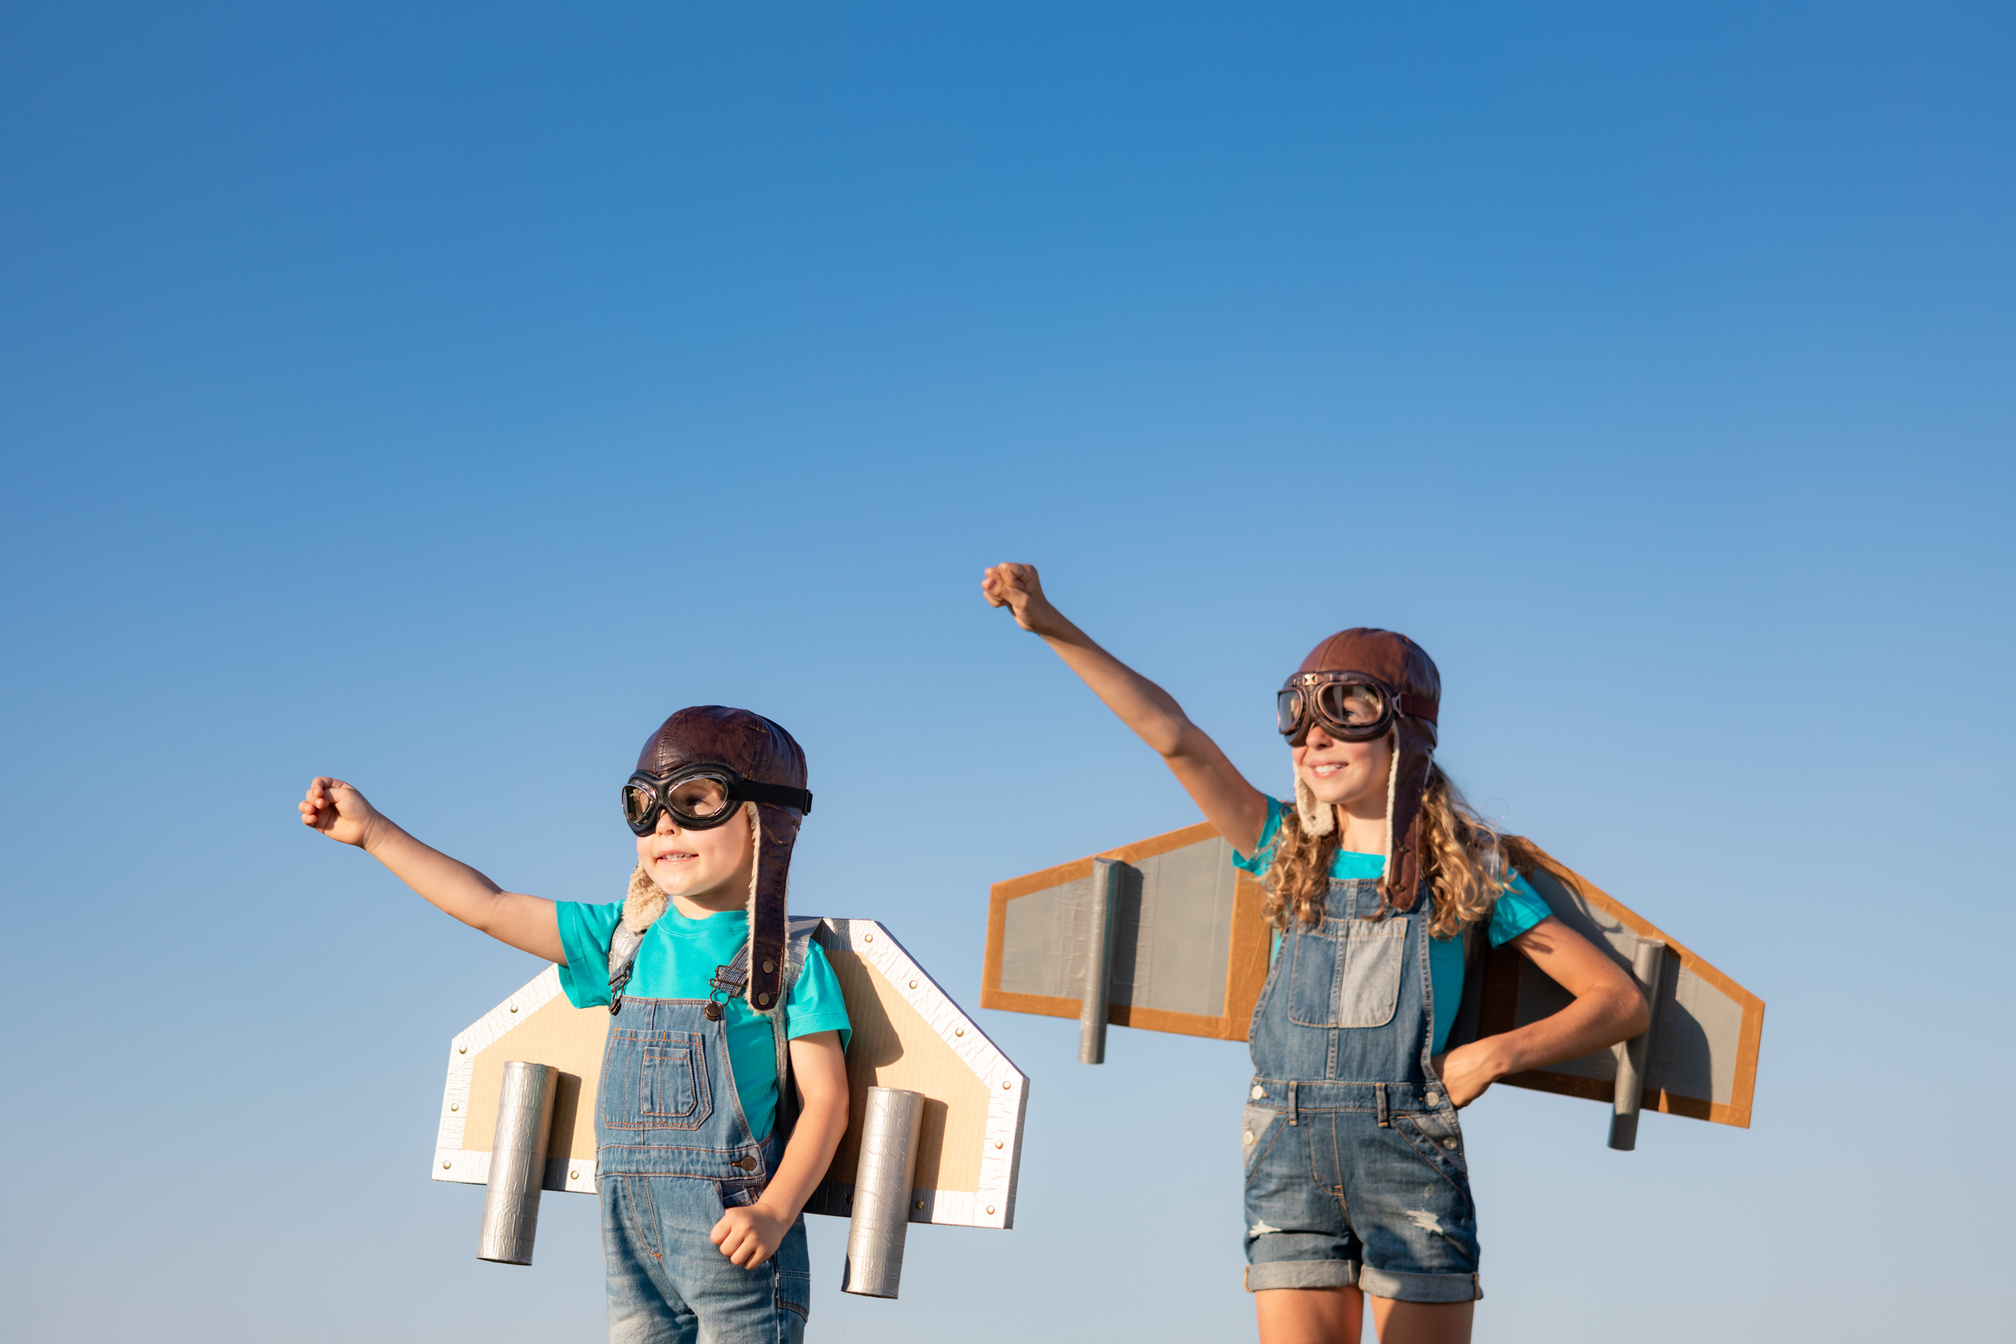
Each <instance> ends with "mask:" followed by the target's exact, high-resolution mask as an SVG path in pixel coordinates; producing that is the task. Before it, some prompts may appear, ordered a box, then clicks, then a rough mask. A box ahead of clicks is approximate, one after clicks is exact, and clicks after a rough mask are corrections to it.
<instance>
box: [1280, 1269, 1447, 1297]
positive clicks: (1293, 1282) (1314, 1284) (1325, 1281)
mask: <svg viewBox="0 0 2016 1344" xmlns="http://www.w3.org/2000/svg"><path fill="white" fill-rule="evenodd" d="M1414 1277H1415V1278H1424V1279H1425V1278H1429V1277H1432V1276H1430V1275H1427V1274H1417V1275H1415V1276H1414ZM1357 1282H1358V1262H1357V1261H1356V1260H1262V1261H1260V1262H1259V1263H1258V1264H1252V1265H1248V1266H1246V1291H1247V1292H1249V1293H1257V1292H1260V1291H1262V1290H1263V1289H1267V1288H1349V1287H1350V1286H1351V1285H1352V1284H1354V1283H1357ZM1435 1300H1436V1301H1438V1302H1441V1301H1447V1300H1448V1299H1445V1298H1436V1299H1435Z"/></svg>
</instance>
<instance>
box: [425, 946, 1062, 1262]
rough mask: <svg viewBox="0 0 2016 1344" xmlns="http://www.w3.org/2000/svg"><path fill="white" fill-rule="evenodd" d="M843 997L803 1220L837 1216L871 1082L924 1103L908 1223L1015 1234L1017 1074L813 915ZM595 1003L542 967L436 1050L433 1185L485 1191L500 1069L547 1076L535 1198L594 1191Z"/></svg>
mask: <svg viewBox="0 0 2016 1344" xmlns="http://www.w3.org/2000/svg"><path fill="white" fill-rule="evenodd" d="M813 937H814V938H815V939H817V941H818V943H819V945H820V947H822V948H823V949H825V952H826V959H827V960H828V962H830V963H831V964H832V967H833V972H834V975H835V977H836V978H837V979H838V980H839V981H840V989H841V992H842V994H843V995H844V996H845V997H846V1000H847V1015H848V1018H849V1019H850V1020H851V1021H852V1023H853V1028H854V1035H853V1040H852V1042H851V1043H850V1045H849V1047H848V1051H847V1084H848V1090H849V1093H850V1098H851V1104H852V1112H851V1114H850V1115H849V1118H848V1126H847V1135H846V1137H845V1138H843V1139H842V1140H841V1141H840V1149H839V1151H838V1152H837V1153H836V1154H835V1155H834V1158H833V1164H832V1166H831V1167H829V1168H828V1169H827V1172H826V1178H825V1180H824V1181H823V1182H822V1183H821V1184H820V1185H819V1187H818V1188H817V1189H816V1190H815V1191H814V1192H813V1194H812V1197H811V1199H810V1200H809V1201H808V1202H807V1203H806V1205H805V1211H806V1212H807V1213H825V1214H834V1215H837V1216H839V1217H843V1218H844V1217H846V1216H848V1214H849V1213H850V1212H851V1209H850V1208H849V1202H850V1200H851V1198H852V1195H853V1190H854V1171H855V1165H856V1163H857V1161H858V1159H859V1156H860V1151H859V1146H858V1138H857V1136H858V1135H859V1134H860V1132H861V1118H862V1113H863V1109H864V1108H865V1106H866V1105H867V1098H868V1089H869V1088H870V1087H894V1088H904V1089H907V1090H909V1091H913V1092H921V1093H923V1094H924V1097H925V1102H924V1108H923V1135H922V1138H921V1141H920V1144H919V1149H918V1154H917V1168H916V1175H915V1177H914V1188H913V1190H912V1191H911V1200H910V1221H911V1222H913V1223H949V1224H955V1225H958V1226H964V1227H998V1228H1007V1227H1012V1226H1014V1222H1015V1184H1016V1177H1017V1175H1018V1174H1019V1172H1020V1169H1021V1161H1022V1119H1023V1115H1024V1109H1025V1107H1026V1105H1027V1099H1028V1094H1029V1079H1028V1077H1027V1076H1026V1075H1024V1074H1023V1073H1022V1072H1021V1071H1020V1070H1019V1069H1017V1068H1016V1067H1015V1066H1014V1064H1013V1063H1011V1062H1010V1061H1009V1059H1008V1057H1007V1056H1006V1055H1004V1054H1002V1053H1001V1051H1000V1050H999V1049H998V1048H997V1047H996V1046H995V1045H994V1043H993V1042H992V1041H990V1040H988V1039H987V1036H986V1034H985V1033H984V1032H982V1031H981V1030H980V1028H979V1027H977V1026H976V1025H974V1023H973V1021H972V1019H970V1018H969V1017H967V1016H966V1014H965V1013H964V1012H962V1011H961V1010H960V1008H959V1005H958V1004H956V1003H954V1002H953V1001H952V999H951V997H950V996H948V995H947V994H946V993H945V992H944V991H943V990H942V989H940V988H939V987H938V984H937V982H936V981H934V980H932V979H931V977H930V976H929V975H927V974H925V972H924V970H923V968H922V967H920V966H918V964H917V963H916V962H915V961H914V960H913V959H912V958H911V957H910V954H909V953H907V952H905V951H904V950H903V947H902V945H901V944H899V943H898V942H897V941H896V939H895V938H894V937H893V936H892V935H891V934H890V933H889V931H888V930H887V929H886V928H884V927H883V926H882V925H880V924H878V923H876V922H875V921H874V920H868V919H824V920H821V921H819V924H818V927H817V928H815V930H814V931H813ZM610 1020H611V1019H610V1016H609V1010H608V1009H607V1008H576V1007H574V1006H573V1005H572V1004H570V1003H569V1002H568V1001H567V996H566V995H565V994H563V993H562V992H561V990H560V972H559V969H558V968H557V967H553V966H549V967H547V968H546V969H545V970H544V971H542V972H541V973H540V974H538V975H537V976H534V977H533V978H532V980H531V982H530V983H528V984H526V985H525V986H524V987H523V988H522V989H520V990H519V991H518V992H517V993H515V994H513V995H512V996H511V997H510V998H508V999H506V1000H505V1001H504V1002H503V1003H500V1004H498V1005H497V1006H496V1007H495V1008H493V1009H491V1010H490V1011H489V1012H488V1013H486V1014H484V1015H483V1017H481V1018H480V1019H478V1020H477V1021H476V1022H474V1023H472V1024H471V1025H470V1026H469V1027H468V1029H467V1030H465V1031H462V1032H460V1033H458V1034H457V1035H456V1037H455V1038H454V1040H452V1041H450V1042H449V1045H448V1081H447V1086H446V1088H445V1090H444V1092H443V1095H442V1098H441V1127H440V1131H439V1134H438V1136H437V1138H436V1140H435V1145H434V1149H435V1151H434V1167H433V1177H434V1179H435V1180H437V1181H458V1182H464V1183H467V1184H473V1185H482V1184H485V1183H486V1182H487V1181H488V1180H489V1177H490V1150H491V1144H492V1140H493V1137H494V1135H495V1132H496V1128H497V1106H498V1096H499V1091H500V1087H501V1085H502V1082H503V1077H504V1065H505V1063H506V1062H508V1061H511V1060H523V1061H526V1062H529V1063H537V1064H550V1065H552V1066H553V1067H554V1068H556V1069H558V1070H559V1074H560V1077H559V1091H558V1095H557V1098H556V1100H555V1103H554V1111H553V1120H552V1129H551V1130H550V1132H549V1137H548V1142H547V1154H548V1156H547V1159H546V1175H545V1182H544V1186H543V1188H544V1189H547V1190H572V1191H578V1192H582V1193H589V1194H592V1193H594V1191H595V1188H596V1187H595V1110H594V1108H595V1097H596V1087H597V1083H598V1082H599V1081H600V1078H601V1074H602V1044H603V1041H604V1039H605V1038H606V1037H607V1035H608V1032H609V1023H610Z"/></svg>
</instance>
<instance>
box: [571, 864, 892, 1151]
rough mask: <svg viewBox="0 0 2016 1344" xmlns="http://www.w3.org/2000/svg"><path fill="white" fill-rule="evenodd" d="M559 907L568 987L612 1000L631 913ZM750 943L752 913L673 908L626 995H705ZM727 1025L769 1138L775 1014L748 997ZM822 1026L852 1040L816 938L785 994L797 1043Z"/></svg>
mask: <svg viewBox="0 0 2016 1344" xmlns="http://www.w3.org/2000/svg"><path fill="white" fill-rule="evenodd" d="M559 907H560V911H559V913H560V947H561V950H562V951H564V952H565V953H566V954H567V960H566V961H565V962H564V963H562V965H561V967H560V988H561V989H563V990H565V991H566V992H567V1002H569V1003H571V1004H573V1005H574V1006H575V1007H576V1008H594V1007H598V1006H606V1005H607V1004H608V1002H609V940H610V938H611V937H613V936H614V935H615V933H616V921H617V920H618V919H619V918H621V917H622V914H623V902H621V901H611V902H610V903H609V904H607V905H583V904H581V903H580V902H578V901H561V902H559ZM748 940H749V914H748V912H747V911H744V910H725V911H723V912H721V913H720V914H718V915H709V916H707V917H706V918H705V919H689V918H687V917H686V916H685V915H682V914H680V913H679V910H678V908H677V907H676V906H672V905H669V904H668V905H667V906H666V909H665V913H664V914H662V915H660V916H659V917H658V919H657V921H656V922H655V923H653V924H652V925H651V928H650V929H649V931H647V932H646V933H645V935H644V941H643V943H642V944H640V945H639V946H638V948H637V960H636V961H634V962H632V963H631V966H630V983H629V984H627V985H625V986H624V987H623V993H624V994H625V995H635V996H636V997H638V998H640V999H704V998H706V997H708V988H707V982H708V981H709V980H712V979H713V978H714V971H715V968H716V967H719V966H726V965H727V964H728V963H729V962H731V961H733V960H735V954H736V953H737V952H740V951H741V950H742V945H743V944H744V943H745V942H747V941H748ZM722 1025H723V1026H725V1027H726V1028H727V1029H728V1069H729V1072H731V1073H733V1074H734V1075H735V1091H736V1092H737V1093H738V1094H739V1095H740V1097H741V1100H742V1114H743V1116H744V1117H746V1118H747V1119H748V1121H749V1132H750V1133H751V1134H753V1135H754V1136H755V1137H756V1139H757V1140H758V1141H759V1142H760V1141H761V1140H763V1139H766V1138H768V1137H769V1135H770V1126H771V1125H772V1124H773V1123H774V1122H775V1121H776V1119H777V1043H776V1040H775V1038H774V1037H773V1035H772V1032H771V1027H770V1022H769V1019H767V1018H765V1017H764V1016H763V1015H762V1014H761V1013H758V1012H757V1011H756V1010H755V1009H753V1008H751V1007H750V1006H749V1005H748V1004H747V1003H745V1002H743V1001H742V1000H741V999H730V1000H728V1012H727V1015H726V1016H725V1017H724V1018H723V1020H722ZM820 1031H838V1032H839V1033H840V1048H841V1049H843V1050H844V1049H846V1048H847V1042H848V1040H849V1039H850V1038H851V1037H852V1036H853V1027H852V1025H851V1024H850V1023H849V1022H848V1021H847V1001H846V1000H845V999H844V998H842V997H841V996H840V982H839V980H838V979H836V978H835V977H834V975H833V967H832V964H831V963H829V962H828V961H827V960H826V953H825V951H824V949H822V948H821V947H820V946H819V944H817V943H813V944H812V945H811V946H810V947H809V948H808V949H807V951H806V955H805V968H804V969H803V970H802V971H800V972H799V973H798V979H797V982H796V983H794V984H793V985H792V986H791V991H790V993H788V994H786V995H785V996H784V1034H785V1036H786V1037H787V1038H788V1039H790V1040H794V1041H795V1040H797V1039H798V1038H799V1037H800V1036H810V1035H812V1034H813V1033H814V1032H820Z"/></svg>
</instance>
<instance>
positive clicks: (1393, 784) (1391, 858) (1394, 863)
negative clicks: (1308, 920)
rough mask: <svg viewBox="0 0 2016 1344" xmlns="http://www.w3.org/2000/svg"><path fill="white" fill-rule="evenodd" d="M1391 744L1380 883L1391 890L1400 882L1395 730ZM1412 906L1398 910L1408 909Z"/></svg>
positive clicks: (1396, 739)
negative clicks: (1395, 823)
mask: <svg viewBox="0 0 2016 1344" xmlns="http://www.w3.org/2000/svg"><path fill="white" fill-rule="evenodd" d="M1386 740H1387V741H1388V742H1390V743H1392V744H1393V755H1392V756H1391V758H1390V759H1388V760H1387V762H1386V874H1385V879H1384V880H1383V881H1382V882H1381V883H1380V886H1381V887H1382V888H1389V889H1390V888H1391V887H1392V886H1393V885H1394V884H1395V883H1396V882H1398V881H1399V880H1400V866H1399V862H1398V860H1399V858H1400V855H1399V849H1400V837H1399V836H1397V835H1395V834H1394V833H1393V803H1394V801H1395V800H1396V799H1397V798H1398V796H1399V793H1400V733H1399V730H1398V729H1395V730H1394V731H1393V732H1392V733H1391V734H1390V735H1389V736H1388V737H1387V739H1386ZM1411 905H1412V902H1411V901H1410V902H1409V903H1408V905H1403V906H1401V907H1400V908H1401V909H1403V910H1405V909H1409V908H1410V907H1411Z"/></svg>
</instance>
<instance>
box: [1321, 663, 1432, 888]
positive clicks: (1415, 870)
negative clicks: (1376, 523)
mask: <svg viewBox="0 0 2016 1344" xmlns="http://www.w3.org/2000/svg"><path fill="white" fill-rule="evenodd" d="M1295 670H1296V671H1297V672H1362V673H1364V674H1366V675H1367V676H1370V677H1372V678H1374V679H1375V680H1377V681H1380V682H1383V683H1384V684H1385V685H1386V687H1387V688H1388V689H1389V690H1391V691H1393V692H1394V693H1395V694H1396V697H1397V698H1396V701H1395V704H1394V709H1395V713H1394V716H1393V729H1394V743H1393V769H1394V772H1395V774H1394V779H1393V808H1392V814H1391V815H1390V816H1388V817H1387V819H1386V821H1387V826H1388V827H1389V828H1390V834H1391V836H1392V840H1391V842H1390V844H1391V849H1392V852H1390V853H1388V854H1387V856H1386V877H1385V880H1384V882H1383V883H1382V890H1384V892H1385V893H1386V900H1387V901H1388V903H1390V904H1391V905H1392V906H1393V907H1394V908H1395V909H1398V910H1411V909H1413V908H1414V895H1415V893H1416V892H1417V891H1418V890H1419V889H1420V886H1421V795H1422V794H1423V793H1424V792H1426V791H1427V788H1428V765H1429V762H1430V760H1431V759H1432V758H1433V757H1434V755H1435V743H1436V741H1437V738H1436V733H1435V719H1436V717H1437V716H1438V715H1439V714H1440V713H1441V705H1442V674H1441V673H1440V672H1438V671H1436V670H1435V660H1434V659H1433V658H1430V657H1429V656H1428V653H1427V650H1425V649H1423V648H1422V647H1421V646H1420V645H1419V644H1416V643H1415V642H1414V641H1413V640H1411V639H1409V638H1407V636H1405V635H1402V634H1396V633H1394V632H1393V631H1391V630H1375V629H1371V628H1368V627H1362V626H1361V627H1358V628H1356V629H1352V630H1340V631H1338V632H1337V633H1336V634H1334V635H1332V636H1330V638H1328V639H1326V640H1324V641H1323V642H1322V643H1321V644H1318V645H1317V646H1316V647H1315V648H1313V649H1311V650H1310V651H1309V656H1308V657H1307V658H1304V659H1303V660H1302V666H1300V667H1298V668H1296V669H1295Z"/></svg>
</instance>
